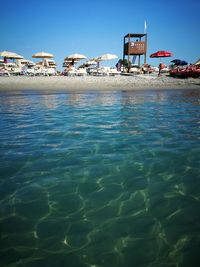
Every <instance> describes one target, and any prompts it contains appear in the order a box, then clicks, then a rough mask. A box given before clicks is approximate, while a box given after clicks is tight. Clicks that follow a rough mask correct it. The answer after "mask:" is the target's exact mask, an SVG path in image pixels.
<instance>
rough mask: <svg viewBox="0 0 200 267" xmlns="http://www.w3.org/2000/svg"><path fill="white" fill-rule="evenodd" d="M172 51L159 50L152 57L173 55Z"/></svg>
mask: <svg viewBox="0 0 200 267" xmlns="http://www.w3.org/2000/svg"><path fill="white" fill-rule="evenodd" d="M171 56H172V53H171V52H167V51H157V52H155V53H153V54H151V55H150V57H151V58H158V57H171Z"/></svg>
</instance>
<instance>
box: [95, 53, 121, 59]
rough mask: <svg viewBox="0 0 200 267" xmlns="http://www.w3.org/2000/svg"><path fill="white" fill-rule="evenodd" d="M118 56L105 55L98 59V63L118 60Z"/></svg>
mask: <svg viewBox="0 0 200 267" xmlns="http://www.w3.org/2000/svg"><path fill="white" fill-rule="evenodd" d="M117 58H118V56H117V55H114V54H103V55H101V56H99V57H97V58H96V61H104V60H113V59H117Z"/></svg>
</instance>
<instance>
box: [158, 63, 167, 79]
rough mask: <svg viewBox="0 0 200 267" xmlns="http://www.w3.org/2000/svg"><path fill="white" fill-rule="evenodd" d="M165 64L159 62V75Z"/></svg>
mask: <svg viewBox="0 0 200 267" xmlns="http://www.w3.org/2000/svg"><path fill="white" fill-rule="evenodd" d="M164 67H165V65H164V64H163V63H160V64H159V67H158V68H159V71H158V76H161V70H162V69H164Z"/></svg>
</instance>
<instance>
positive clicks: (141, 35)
mask: <svg viewBox="0 0 200 267" xmlns="http://www.w3.org/2000/svg"><path fill="white" fill-rule="evenodd" d="M145 35H146V34H145V33H128V34H127V35H125V36H124V38H127V37H131V38H134V37H135V38H142V37H144V36H145Z"/></svg>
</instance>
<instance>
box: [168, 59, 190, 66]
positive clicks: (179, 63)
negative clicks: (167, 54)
mask: <svg viewBox="0 0 200 267" xmlns="http://www.w3.org/2000/svg"><path fill="white" fill-rule="evenodd" d="M171 62H172V63H174V65H177V66H185V65H187V64H188V62H187V61H185V60H181V59H174V60H171Z"/></svg>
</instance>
